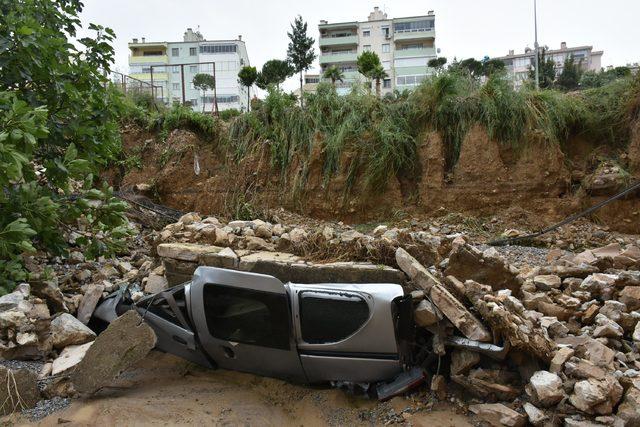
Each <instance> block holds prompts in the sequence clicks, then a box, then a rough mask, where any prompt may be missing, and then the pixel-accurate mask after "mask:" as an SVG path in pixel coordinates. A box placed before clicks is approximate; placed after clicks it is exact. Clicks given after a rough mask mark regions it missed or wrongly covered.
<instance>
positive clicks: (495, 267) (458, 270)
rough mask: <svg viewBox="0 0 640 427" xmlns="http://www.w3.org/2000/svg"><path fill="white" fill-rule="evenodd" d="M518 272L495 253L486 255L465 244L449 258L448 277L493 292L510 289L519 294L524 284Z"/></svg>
mask: <svg viewBox="0 0 640 427" xmlns="http://www.w3.org/2000/svg"><path fill="white" fill-rule="evenodd" d="M518 273H519V272H518V270H517V269H516V268H514V267H512V266H511V265H509V264H507V262H506V261H505V260H504V259H503V258H502V257H500V256H499V255H497V253H496V252H495V249H494V251H489V250H488V251H485V252H484V253H483V252H481V251H480V250H478V249H476V248H475V247H473V246H471V245H468V244H465V245H461V246H458V247H457V248H456V249H455V250H453V251H452V252H451V255H450V256H449V264H448V266H447V269H446V270H445V275H446V276H454V277H456V278H457V279H459V280H461V281H463V282H464V281H466V280H474V281H476V282H479V283H483V284H486V285H489V286H491V288H492V289H493V290H496V291H497V290H500V289H509V290H511V291H513V292H519V291H520V286H521V284H522V281H521V279H520V278H519V277H518Z"/></svg>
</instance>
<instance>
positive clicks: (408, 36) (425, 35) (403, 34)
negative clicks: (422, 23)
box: [393, 28, 436, 41]
mask: <svg viewBox="0 0 640 427" xmlns="http://www.w3.org/2000/svg"><path fill="white" fill-rule="evenodd" d="M393 38H394V40H395V41H401V40H421V39H434V38H436V30H434V29H433V28H432V29H430V30H428V29H416V30H401V31H396V32H395V33H393Z"/></svg>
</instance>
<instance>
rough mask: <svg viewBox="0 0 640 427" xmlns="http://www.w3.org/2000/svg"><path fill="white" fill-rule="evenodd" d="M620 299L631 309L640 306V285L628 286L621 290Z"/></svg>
mask: <svg viewBox="0 0 640 427" xmlns="http://www.w3.org/2000/svg"><path fill="white" fill-rule="evenodd" d="M618 300H619V301H620V302H621V303H623V304H625V305H626V306H627V308H628V309H629V310H638V309H639V308H640V286H626V287H625V288H624V289H622V290H621V291H620V295H619V297H618Z"/></svg>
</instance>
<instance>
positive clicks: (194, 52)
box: [189, 47, 198, 56]
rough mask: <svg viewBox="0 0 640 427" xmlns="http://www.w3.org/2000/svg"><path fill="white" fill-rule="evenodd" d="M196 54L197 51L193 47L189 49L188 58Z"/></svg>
mask: <svg viewBox="0 0 640 427" xmlns="http://www.w3.org/2000/svg"><path fill="white" fill-rule="evenodd" d="M197 54H198V49H197V48H195V47H190V48H189V56H196V55H197Z"/></svg>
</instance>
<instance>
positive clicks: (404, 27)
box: [393, 19, 435, 33]
mask: <svg viewBox="0 0 640 427" xmlns="http://www.w3.org/2000/svg"><path fill="white" fill-rule="evenodd" d="M434 22H435V20H434V19H425V20H420V21H411V22H397V23H395V24H393V30H394V31H395V32H396V33H410V32H414V31H430V30H433V26H434Z"/></svg>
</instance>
